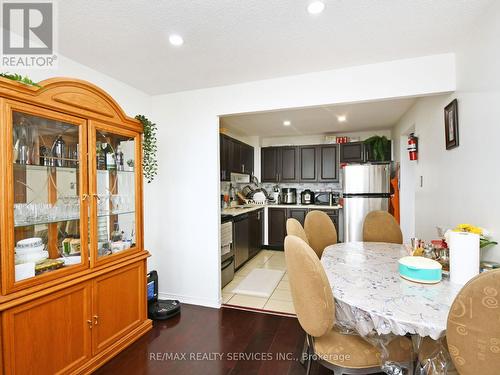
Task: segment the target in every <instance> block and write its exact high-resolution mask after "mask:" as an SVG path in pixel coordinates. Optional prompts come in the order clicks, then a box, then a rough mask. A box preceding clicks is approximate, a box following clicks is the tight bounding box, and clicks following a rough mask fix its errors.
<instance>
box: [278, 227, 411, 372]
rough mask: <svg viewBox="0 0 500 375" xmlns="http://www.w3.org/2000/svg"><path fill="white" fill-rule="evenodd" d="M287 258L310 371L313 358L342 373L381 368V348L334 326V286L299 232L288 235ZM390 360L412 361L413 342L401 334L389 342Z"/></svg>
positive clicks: (295, 306) (308, 370)
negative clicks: (304, 332)
mask: <svg viewBox="0 0 500 375" xmlns="http://www.w3.org/2000/svg"><path fill="white" fill-rule="evenodd" d="M285 260H286V266H287V270H288V280H289V283H290V289H291V292H292V300H293V306H294V308H295V312H296V314H297V318H298V320H299V323H300V325H301V326H302V328H303V329H304V331H306V334H307V336H306V338H307V354H308V358H309V359H308V361H307V374H309V372H310V369H311V362H312V359H313V358H314V359H315V360H317V361H318V362H319V363H320V364H321V365H323V366H325V367H327V368H328V369H330V370H332V371H333V372H334V374H335V375H339V374H356V373H358V374H372V373H377V372H380V371H381V369H380V366H381V363H380V358H381V357H380V356H381V354H380V352H379V351H378V349H377V348H376V347H375V346H373V345H371V344H370V343H368V342H367V341H365V340H364V339H363V338H362V337H360V336H357V335H352V334H349V335H345V334H342V333H341V332H340V331H339V330H338V329H337V328H336V327H335V326H334V323H335V304H334V298H333V293H332V289H331V288H330V284H329V282H328V279H327V277H326V273H325V271H324V269H323V266H322V265H321V263H320V261H319V259H318V257H317V255H316V253H315V252H314V251H313V249H311V247H310V246H309V245H308V244H307V243H305V242H304V241H303V240H302V239H300V238H299V237H296V236H287V237H286V238H285ZM388 349H389V352H390V353H391V360H395V361H398V362H399V363H407V364H408V363H409V362H410V359H411V342H410V340H409V339H407V338H405V337H402V336H398V337H397V338H395V339H394V340H392V342H391V343H390V344H389V347H388Z"/></svg>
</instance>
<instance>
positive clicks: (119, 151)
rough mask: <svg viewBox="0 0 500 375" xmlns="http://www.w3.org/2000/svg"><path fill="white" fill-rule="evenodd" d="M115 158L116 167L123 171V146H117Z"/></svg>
mask: <svg viewBox="0 0 500 375" xmlns="http://www.w3.org/2000/svg"><path fill="white" fill-rule="evenodd" d="M115 160H116V169H117V170H119V171H123V170H124V169H125V168H124V163H123V151H122V148H121V146H118V147H116V154H115Z"/></svg>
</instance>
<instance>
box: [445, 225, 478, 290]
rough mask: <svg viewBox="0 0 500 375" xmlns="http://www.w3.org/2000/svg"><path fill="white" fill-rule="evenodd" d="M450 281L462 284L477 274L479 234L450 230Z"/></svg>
mask: <svg viewBox="0 0 500 375" xmlns="http://www.w3.org/2000/svg"><path fill="white" fill-rule="evenodd" d="M449 241H450V243H449V244H448V246H449V248H450V281H451V282H452V283H455V284H460V285H464V284H466V283H467V282H468V281H469V280H470V279H472V278H473V277H474V276H476V275H478V274H479V258H480V256H479V255H480V254H479V236H478V235H477V234H474V233H466V232H451V233H450V238H449Z"/></svg>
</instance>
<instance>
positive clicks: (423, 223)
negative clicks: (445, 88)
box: [393, 2, 500, 261]
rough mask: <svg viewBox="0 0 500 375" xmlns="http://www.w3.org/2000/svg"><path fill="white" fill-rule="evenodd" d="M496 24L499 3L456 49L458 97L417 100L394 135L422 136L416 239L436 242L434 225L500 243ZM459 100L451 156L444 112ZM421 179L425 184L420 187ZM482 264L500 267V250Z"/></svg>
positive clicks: (499, 92)
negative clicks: (471, 229)
mask: <svg viewBox="0 0 500 375" xmlns="http://www.w3.org/2000/svg"><path fill="white" fill-rule="evenodd" d="M498 19H500V2H493V4H492V6H491V7H490V9H488V11H487V12H486V13H485V14H484V16H483V17H482V18H481V19H480V22H479V23H478V24H477V25H476V27H475V29H474V30H473V32H472V33H470V34H469V35H468V39H467V40H466V41H465V42H464V43H463V45H462V46H461V47H460V49H459V50H458V51H457V54H456V66H457V85H458V86H457V91H456V93H454V94H453V95H447V96H438V97H428V98H423V99H419V101H418V102H417V103H416V104H415V106H414V107H413V108H412V109H411V110H410V111H409V112H408V113H407V114H406V115H405V116H404V117H403V119H402V120H401V122H400V123H399V124H398V126H397V127H396V128H395V129H394V132H393V138H396V137H397V136H398V135H400V134H401V133H402V132H404V130H405V128H407V127H408V126H411V125H412V124H414V125H415V130H416V134H417V135H418V136H419V161H418V163H417V165H416V175H417V187H416V192H415V210H416V215H415V231H416V235H417V236H418V237H421V238H427V239H430V238H435V237H436V230H435V226H436V225H450V226H453V225H456V224H459V223H464V222H468V223H472V224H475V225H479V226H482V227H485V228H487V229H489V230H490V231H491V232H492V234H493V236H494V238H495V239H497V240H499V239H500V214H499V212H500V198H499V195H498V194H499V191H500V189H499V187H500V169H499V166H498V163H499V161H500V157H499V156H498V154H497V150H498V140H499V139H500V126H499V119H500V106H499V103H500V69H499V67H500V51H499V48H498V41H499V40H500V24H499V23H498ZM454 98H457V99H458V108H459V135H460V138H459V142H460V145H459V147H458V148H455V149H453V150H450V151H446V149H445V144H444V114H443V110H444V107H445V106H446V105H447V104H448V103H449V102H451V100H453V99H454ZM401 157H407V155H402V156H401ZM420 176H423V179H424V180H423V187H422V188H420V187H419V177H420ZM402 204H403V203H402ZM483 258H484V259H488V260H495V261H500V246H496V247H493V248H491V249H488V250H485V251H484V250H483Z"/></svg>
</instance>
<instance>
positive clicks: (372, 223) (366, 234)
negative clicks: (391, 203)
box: [363, 211, 403, 244]
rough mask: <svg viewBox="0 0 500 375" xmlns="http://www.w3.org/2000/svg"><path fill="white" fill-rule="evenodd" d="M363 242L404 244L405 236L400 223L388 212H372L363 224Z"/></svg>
mask: <svg viewBox="0 0 500 375" xmlns="http://www.w3.org/2000/svg"><path fill="white" fill-rule="evenodd" d="M363 241H365V242H389V243H398V244H402V243H403V234H402V233H401V228H400V227H399V224H398V222H397V221H396V219H395V218H394V216H392V215H391V214H390V213H389V212H387V211H372V212H370V213H368V215H366V218H365V222H364V224H363Z"/></svg>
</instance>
